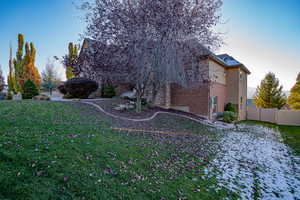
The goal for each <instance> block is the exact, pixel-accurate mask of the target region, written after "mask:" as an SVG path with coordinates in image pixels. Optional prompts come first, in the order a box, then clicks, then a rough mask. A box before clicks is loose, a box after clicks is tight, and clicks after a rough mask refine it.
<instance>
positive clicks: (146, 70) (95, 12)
mask: <svg viewBox="0 0 300 200" xmlns="http://www.w3.org/2000/svg"><path fill="white" fill-rule="evenodd" d="M221 4H222V2H221V0H161V1H147V0H125V1H124V0H95V2H94V3H89V2H85V3H83V4H82V6H81V8H82V9H85V10H87V15H86V22H87V24H88V26H87V30H86V32H85V34H84V36H85V37H89V38H91V39H92V40H94V41H97V43H95V44H98V45H95V46H94V47H93V49H94V51H93V55H92V56H94V58H95V59H94V62H92V63H90V68H91V69H93V70H90V71H94V73H99V74H101V75H102V76H108V77H111V78H112V79H114V80H120V81H123V82H124V81H126V82H130V83H134V84H135V86H136V87H135V89H136V95H137V106H136V107H137V111H138V112H139V111H140V102H141V98H142V96H143V95H144V93H145V91H146V89H150V88H151V90H152V91H153V92H152V94H154V96H155V93H157V91H158V90H159V89H160V88H161V87H162V86H164V85H166V84H169V83H178V84H180V85H182V86H191V85H194V84H201V83H202V82H204V81H206V80H207V79H208V72H207V70H206V71H205V72H203V71H201V70H203V69H201V67H199V60H198V59H199V56H200V55H207V54H208V51H209V50H208V49H210V48H213V47H217V46H218V45H219V44H220V41H221V40H220V37H219V34H218V33H216V32H215V31H214V30H213V28H214V27H215V25H216V24H217V23H218V22H219V19H220V15H219V13H218V10H219V8H220V6H221ZM99 44H101V45H99ZM200 44H201V45H200ZM103 47H105V48H103ZM199 47H201V48H199ZM201 51H203V52H201ZM77 70H79V71H81V70H84V69H82V68H81V69H80V66H78V67H77ZM75 71H76V70H75ZM192 83H193V84H192Z"/></svg>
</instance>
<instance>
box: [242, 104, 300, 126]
mask: <svg viewBox="0 0 300 200" xmlns="http://www.w3.org/2000/svg"><path fill="white" fill-rule="evenodd" d="M247 119H248V120H257V121H264V122H271V123H276V124H279V125H290V126H300V111H291V110H278V109H276V108H275V109H274V108H272V109H266V108H253V107H247Z"/></svg>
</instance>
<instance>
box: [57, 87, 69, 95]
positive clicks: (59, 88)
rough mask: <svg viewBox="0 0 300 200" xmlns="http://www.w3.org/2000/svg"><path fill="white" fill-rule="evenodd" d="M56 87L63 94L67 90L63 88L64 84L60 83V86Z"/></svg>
mask: <svg viewBox="0 0 300 200" xmlns="http://www.w3.org/2000/svg"><path fill="white" fill-rule="evenodd" d="M57 88H58V90H59V92H60V93H62V94H64V95H66V94H67V90H66V88H65V86H64V85H60V86H58V87H57Z"/></svg>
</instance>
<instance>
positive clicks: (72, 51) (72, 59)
mask: <svg viewBox="0 0 300 200" xmlns="http://www.w3.org/2000/svg"><path fill="white" fill-rule="evenodd" d="M68 49H69V54H68V55H66V57H65V60H66V61H65V67H66V77H67V79H71V78H74V77H75V75H74V73H73V68H74V65H75V64H76V61H77V58H78V47H77V45H74V44H73V43H72V42H70V43H69V46H68Z"/></svg>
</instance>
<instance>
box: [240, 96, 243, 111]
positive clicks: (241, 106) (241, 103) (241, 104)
mask: <svg viewBox="0 0 300 200" xmlns="http://www.w3.org/2000/svg"><path fill="white" fill-rule="evenodd" d="M240 109H241V110H242V109H243V97H241V102H240Z"/></svg>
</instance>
